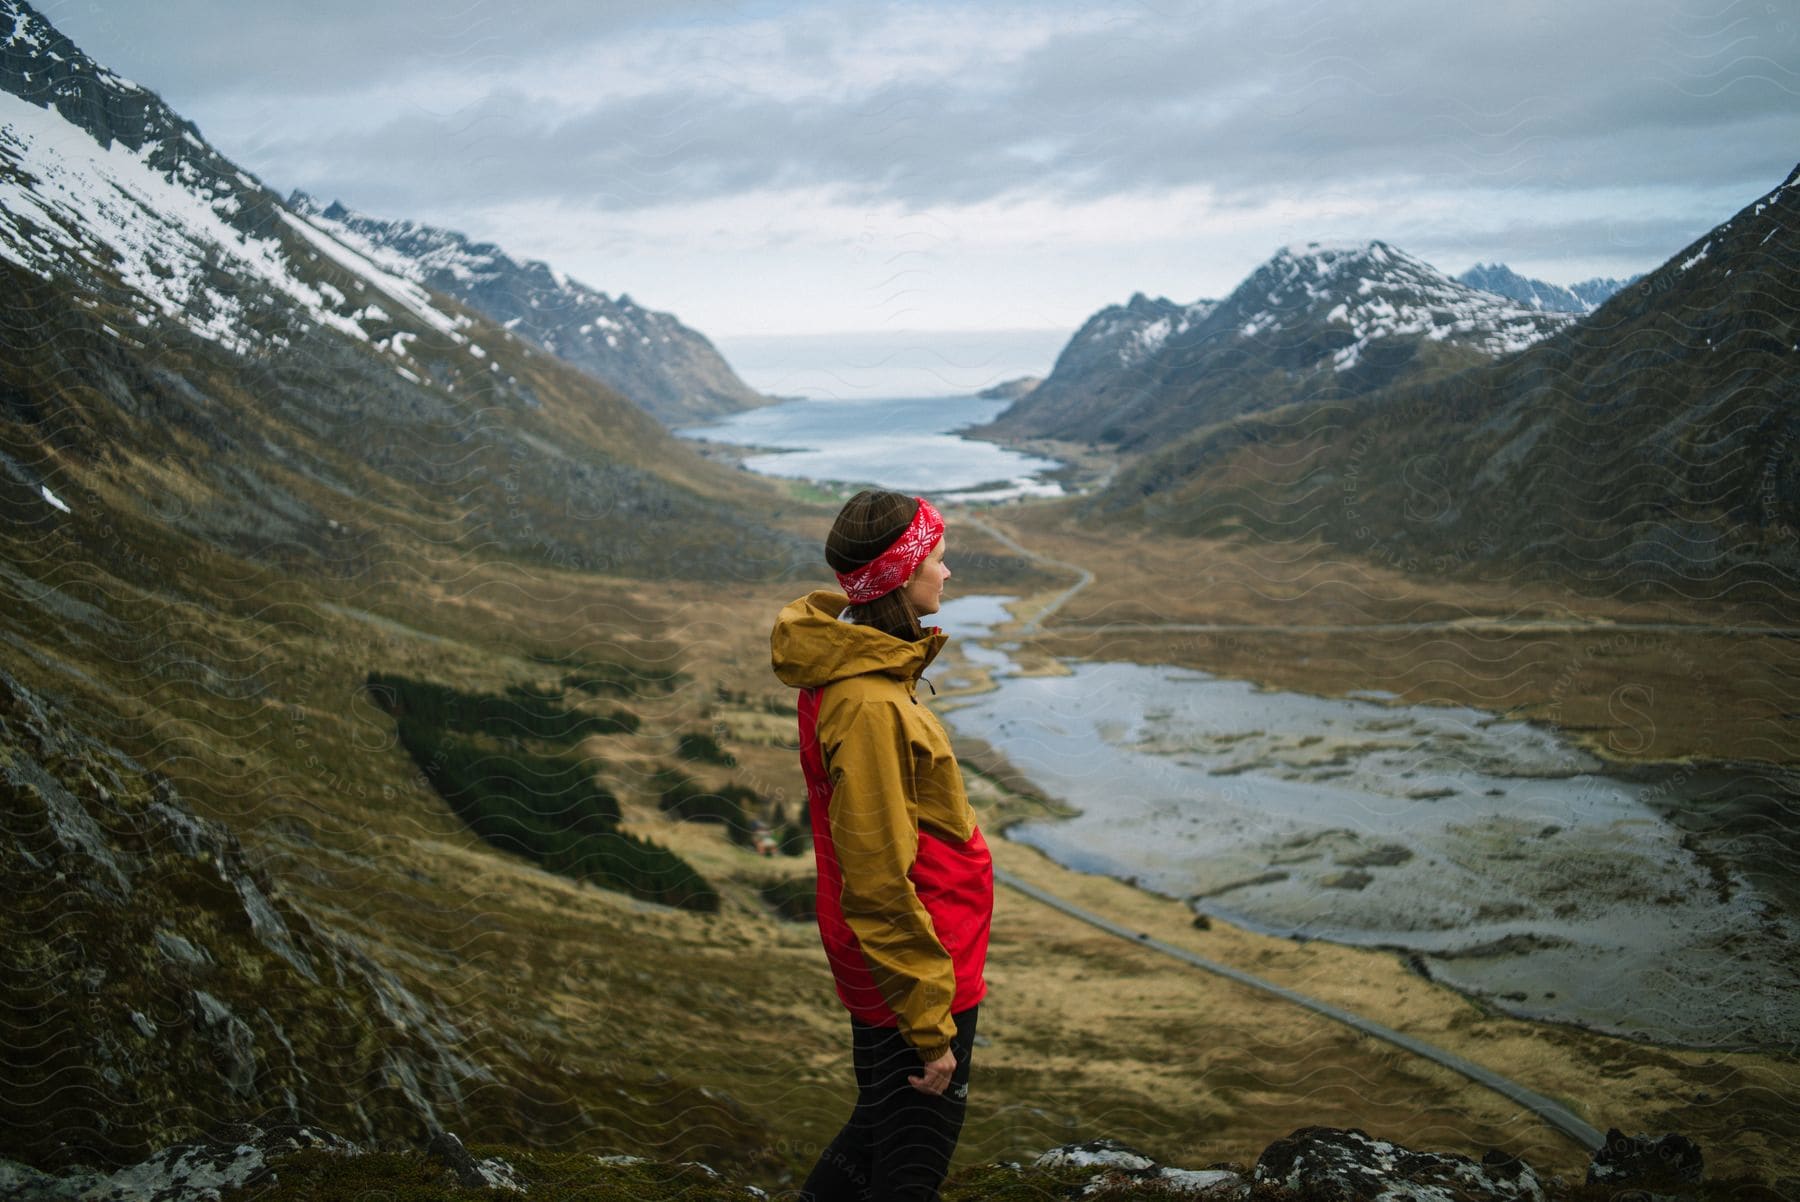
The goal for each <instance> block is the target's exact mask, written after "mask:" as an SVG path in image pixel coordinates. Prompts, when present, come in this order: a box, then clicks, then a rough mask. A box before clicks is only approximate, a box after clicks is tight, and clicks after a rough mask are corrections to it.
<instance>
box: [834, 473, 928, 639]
mask: <svg viewBox="0 0 1800 1202" xmlns="http://www.w3.org/2000/svg"><path fill="white" fill-rule="evenodd" d="M918 511H919V501H918V498H916V497H909V496H906V495H905V494H903V493H897V492H886V491H882V490H879V489H872V488H866V489H864V490H863V491H862V492H859V493H857V494H856V495H855V496H854V497H851V498H850V499H849V500H848V501H845V502H844V507H843V508H842V509H840V510H839V511H838V515H837V520H836V521H835V522H833V523H831V533H830V534H828V535H826V536H825V562H826V563H828V564H830V565H831V570H832V571H834V572H849V571H853V570H855V569H856V568H860V567H862V566H863V565H864V564H867V563H872V562H874V560H875V558H876V557H877V556H878V555H880V554H881V553H882V552H883V551H885V550H887V549H888V548H889V547H891V546H893V545H894V541H895V540H896V539H898V538H899V537H900V536H901V535H902V534H905V533H906V528H907V527H908V526H910V525H912V520H913V515H914V514H916V513H917V512H918ZM847 613H848V616H849V618H850V620H851V621H852V622H857V623H860V624H861V625H864V626H873V627H874V628H875V629H877V630H884V631H886V632H887V633H889V634H891V635H893V636H894V637H895V638H897V639H906V640H908V641H909V642H910V641H916V640H918V639H922V638H924V637H925V628H924V627H923V626H920V625H919V615H918V613H917V612H916V611H915V610H914V609H913V607H912V602H910V601H908V600H907V599H906V589H905V588H904V587H901V588H897V589H895V590H894V591H893V592H891V593H885V594H883V595H882V596H879V597H877V598H875V600H873V601H868V602H865V603H864V604H862V605H852V606H851V607H850V608H849V610H848V611H847Z"/></svg>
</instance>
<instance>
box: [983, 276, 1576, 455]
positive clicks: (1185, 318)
mask: <svg viewBox="0 0 1800 1202" xmlns="http://www.w3.org/2000/svg"><path fill="white" fill-rule="evenodd" d="M1569 320H1571V318H1569V317H1568V316H1566V315H1562V314H1551V313H1545V312H1542V311H1540V310H1537V309H1534V308H1530V307H1527V306H1524V305H1521V304H1519V303H1517V302H1515V301H1510V300H1507V299H1505V298H1502V297H1497V296H1494V295H1491V294H1489V293H1485V292H1481V291H1478V290H1476V289H1473V288H1469V287H1467V286H1465V285H1463V284H1459V283H1457V282H1456V281H1455V280H1452V279H1450V278H1449V277H1447V276H1445V275H1444V274H1443V273H1442V272H1440V271H1438V270H1437V269H1436V268H1434V267H1432V266H1430V265H1429V264H1427V263H1425V262H1423V261H1421V260H1419V259H1417V258H1415V257H1413V256H1412V255H1409V254H1407V253H1406V252H1404V251H1402V250H1399V249H1397V248H1395V247H1393V246H1390V245H1388V244H1387V243H1385V242H1380V241H1372V242H1364V243H1356V244H1352V245H1347V246H1339V245H1327V244H1321V243H1317V242H1311V243H1306V244H1304V245H1301V246H1288V247H1283V248H1282V249H1280V250H1279V251H1277V252H1276V253H1275V254H1274V255H1273V256H1272V257H1271V258H1270V259H1269V260H1268V261H1267V262H1265V263H1264V264H1263V265H1262V266H1260V267H1258V268H1257V269H1256V270H1255V271H1254V272H1252V273H1251V274H1250V275H1249V276H1248V277H1247V278H1246V279H1245V280H1244V281H1243V282H1242V283H1241V284H1239V285H1238V286H1237V287H1236V288H1235V289H1233V291H1232V292H1231V294H1230V295H1229V296H1227V297H1226V298H1225V299H1224V300H1221V301H1217V302H1212V301H1202V302H1198V303H1196V304H1194V305H1190V306H1176V305H1172V304H1171V303H1170V302H1168V301H1150V300H1147V299H1145V298H1143V297H1141V296H1139V297H1134V298H1133V299H1132V303H1131V304H1129V305H1126V306H1123V307H1118V306H1115V307H1113V308H1110V309H1106V310H1103V311H1102V312H1100V313H1098V314H1096V315H1095V316H1094V317H1093V318H1091V319H1090V320H1089V321H1088V322H1087V324H1086V325H1084V326H1083V327H1082V330H1081V331H1080V332H1079V333H1078V334H1077V335H1076V336H1075V337H1074V338H1073V339H1071V341H1070V343H1069V345H1068V347H1067V349H1065V351H1064V352H1063V355H1062V357H1060V358H1059V359H1058V361H1057V365H1056V368H1055V370H1054V371H1052V372H1051V374H1050V376H1049V378H1048V379H1046V380H1045V381H1044V383H1043V384H1042V385H1040V386H1039V387H1038V389H1037V390H1036V391H1035V392H1033V393H1032V394H1031V395H1030V396H1028V397H1025V398H1024V399H1022V400H1021V401H1019V402H1018V403H1017V404H1015V405H1014V406H1013V407H1012V408H1011V409H1009V410H1008V411H1007V412H1006V413H1005V414H1003V415H1002V416H1001V417H1000V419H999V420H998V421H996V422H995V423H994V425H993V426H992V427H991V428H990V430H991V432H993V433H997V434H1002V435H1011V436H1024V435H1035V436H1040V437H1063V438H1078V439H1099V440H1103V441H1108V442H1116V443H1119V444H1121V445H1123V446H1127V447H1137V446H1146V445H1149V444H1150V443H1152V442H1154V441H1157V440H1161V439H1164V438H1167V437H1169V436H1171V435H1174V434H1178V433H1181V432H1183V431H1185V430H1189V429H1192V428H1194V427H1196V426H1200V425H1204V424H1206V423H1208V422H1211V421H1218V420H1221V419H1223V418H1226V417H1231V416H1234V415H1236V414H1239V413H1246V412H1251V411H1254V410H1257V409H1266V408H1270V407H1273V406H1276V405H1282V404H1287V403H1290V402H1293V401H1299V400H1307V399H1327V398H1340V399H1342V398H1349V397H1354V396H1359V395H1361V394H1363V393H1366V392H1369V391H1371V390H1372V389H1374V388H1378V387H1381V386H1383V385H1386V384H1388V383H1391V382H1393V381H1395V380H1397V379H1401V378H1422V377H1425V376H1429V375H1433V374H1439V373H1442V372H1446V371H1452V370H1456V369H1458V368H1461V367H1466V366H1470V365H1471V364H1474V363H1478V362H1483V361H1486V360H1488V359H1491V358H1494V357H1496V356H1500V355H1505V354H1509V353H1512V352H1515V351H1518V350H1522V349H1524V348H1525V347H1528V346H1530V345H1531V344H1532V343H1534V342H1536V341H1537V340H1539V339H1541V338H1543V337H1544V336H1546V335H1547V334H1549V333H1550V332H1551V331H1553V330H1555V329H1557V328H1559V327H1560V326H1562V325H1564V324H1566V323H1567V322H1568V321H1569Z"/></svg>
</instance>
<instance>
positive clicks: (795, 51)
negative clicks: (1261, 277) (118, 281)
mask: <svg viewBox="0 0 1800 1202" xmlns="http://www.w3.org/2000/svg"><path fill="white" fill-rule="evenodd" d="M40 8H41V9H42V10H43V11H44V12H45V14H46V15H47V16H48V17H49V18H50V19H51V20H52V21H53V22H55V23H56V24H57V25H58V26H59V27H60V28H62V30H63V31H64V32H65V33H67V34H68V35H69V36H70V37H72V38H73V39H74V40H75V41H76V43H77V44H79V45H81V46H82V47H83V48H84V49H86V50H88V52H89V53H91V54H93V55H94V56H95V57H97V58H99V59H100V60H101V61H102V62H104V63H106V64H107V65H109V66H111V67H113V68H114V69H115V70H118V71H119V72H120V73H122V74H124V75H126V76H128V77H130V78H132V79H135V80H136V81H138V82H139V83H142V84H145V85H147V86H149V87H152V88H154V89H156V90H158V91H159V92H161V93H162V95H163V97H164V98H165V99H166V100H168V101H169V102H170V103H171V104H172V105H173V106H174V107H175V108H176V109H177V110H178V111H180V112H182V113H183V114H184V115H186V116H188V117H190V118H191V119H193V120H194V121H195V122H196V123H197V124H198V125H199V126H200V129H201V131H202V132H203V133H204V134H206V135H207V137H208V138H210V139H211V140H212V141H213V142H214V144H215V145H217V146H218V147H219V148H220V149H221V150H223V151H224V152H225V153H226V154H227V155H229V156H231V157H233V158H235V159H236V160H237V161H238V162H239V163H240V164H242V165H243V166H245V167H247V168H248V169H250V170H251V171H253V172H255V173H256V174H257V175H259V176H260V177H261V178H262V179H263V180H264V181H265V182H266V183H268V184H269V185H270V186H272V187H274V188H276V189H277V190H278V191H283V192H285V191H287V190H288V189H291V188H301V189H304V190H306V191H308V192H311V193H313V194H314V195H315V196H318V197H320V198H321V199H340V200H342V201H344V203H346V204H348V205H349V206H351V207H352V208H356V209H360V210H363V211H365V212H368V213H371V214H374V215H377V216H383V217H411V218H415V219H419V220H423V221H428V222H432V223H436V224H441V225H446V226H450V227H452V228H455V229H460V230H463V231H464V232H466V233H469V234H472V235H476V236H479V237H482V238H487V239H492V240H494V241H496V242H499V243H500V244H501V245H502V246H504V247H505V248H506V249H507V250H509V251H511V252H512V253H514V254H515V255H518V256H521V257H525V256H530V257H538V258H543V259H546V260H548V261H549V262H551V263H552V264H553V265H555V266H557V267H559V268H562V269H563V270H565V271H567V272H569V273H570V274H571V275H574V276H576V277H578V278H580V279H582V280H585V281H586V282H588V283H591V284H593V285H594V286H596V287H599V288H602V289H605V290H607V291H610V292H614V293H618V292H629V293H630V294H631V295H632V296H633V297H634V298H635V299H637V300H639V301H640V302H642V303H644V304H647V305H650V306H651V307H653V308H659V309H668V310H672V311H674V312H676V313H677V314H678V315H679V316H681V317H682V318H683V320H685V321H687V322H688V323H689V324H691V325H694V326H696V327H697V328H699V329H701V330H702V331H704V332H706V333H708V334H709V335H712V336H714V337H715V338H717V339H720V340H722V341H723V342H724V343H726V344H727V345H731V344H733V340H736V345H740V346H743V347H751V346H754V345H759V344H758V341H757V340H758V338H759V337H762V338H765V339H766V338H767V336H775V335H800V334H805V335H813V336H816V335H819V334H821V333H824V332H830V331H865V332H871V338H874V339H876V341H875V342H871V343H870V345H876V344H877V343H878V341H879V337H878V336H881V335H894V334H896V333H899V332H905V331H921V330H959V331H971V330H1012V331H1042V332H1044V333H1041V334H1038V335H1032V334H1029V333H1025V334H1020V335H1017V336H1015V337H1014V341H1015V342H1017V343H1018V344H1019V345H1020V346H1024V345H1026V344H1027V343H1031V344H1032V345H1036V343H1032V339H1033V338H1034V337H1035V338H1036V340H1037V343H1042V344H1043V345H1044V346H1046V347H1049V348H1050V351H1049V353H1053V352H1054V348H1055V346H1056V345H1058V343H1059V337H1057V336H1060V337H1066V336H1067V334H1068V333H1069V332H1070V331H1071V330H1073V329H1074V328H1075V327H1076V326H1078V325H1079V324H1080V323H1081V321H1082V320H1083V319H1085V318H1086V317H1087V316H1088V315H1089V314H1091V313H1092V312H1093V311H1094V310H1095V309H1097V308H1099V307H1101V306H1103V305H1105V304H1109V303H1114V302H1119V301H1123V300H1124V299H1126V298H1127V297H1128V296H1129V295H1130V294H1131V293H1132V292H1135V291H1143V292H1147V293H1150V294H1152V295H1166V296H1169V297H1171V298H1173V299H1176V300H1180V301H1190V300H1195V299H1198V298H1200V297H1206V296H1218V295H1222V294H1223V293H1225V292H1227V291H1229V290H1230V288H1231V287H1232V286H1233V285H1234V284H1235V283H1236V282H1237V281H1238V280H1240V279H1241V278H1242V277H1243V276H1244V275H1245V274H1247V273H1248V272H1249V271H1251V270H1252V269H1253V268H1254V267H1255V266H1256V265H1257V264H1258V263H1259V262H1261V261H1262V260H1263V259H1265V258H1267V257H1268V255H1269V254H1270V253H1271V252H1273V251H1274V250H1275V248H1276V247H1278V246H1280V245H1282V244H1284V243H1287V242H1295V241H1306V240H1311V239H1332V240H1344V239H1367V238H1383V239H1386V240H1388V241H1390V242H1392V243H1394V244H1396V245H1398V246H1401V247H1403V248H1405V249H1406V250H1409V251H1411V252H1412V253H1414V254H1417V255H1419V256H1421V257H1423V258H1425V259H1427V260H1428V261H1430V262H1432V263H1434V264H1436V265H1437V266H1439V267H1440V268H1442V269H1444V270H1446V271H1448V272H1451V273H1456V272H1460V271H1462V270H1464V269H1466V268H1467V267H1469V266H1470V265H1471V264H1473V263H1475V262H1477V261H1496V260H1497V261H1504V262H1506V263H1509V264H1510V265H1512V266H1513V267H1514V268H1516V269H1518V270H1521V271H1523V272H1525V273H1526V274H1530V275H1535V276H1538V277H1540V278H1543V279H1548V280H1552V281H1555V282H1558V283H1571V282H1574V281H1576V280H1580V279H1584V278H1588V277H1591V276H1595V275H1625V274H1629V273H1632V272H1636V271H1642V270H1645V269H1647V268H1650V267H1652V266H1654V265H1656V264H1657V263H1660V262H1661V261H1662V260H1664V259H1665V258H1667V257H1668V256H1669V255H1671V254H1672V253H1674V252H1675V251H1676V250H1678V249H1680V248H1681V247H1682V246H1683V245H1684V244H1686V243H1687V242H1688V241H1690V240H1691V239H1693V238H1694V237H1695V236H1697V235H1698V234H1700V233H1702V232H1704V231H1705V230H1706V229H1708V228H1710V227H1711V226H1712V225H1714V224H1716V223H1718V222H1719V221H1721V220H1723V219H1724V218H1726V217H1728V216H1729V215H1730V214H1731V213H1732V212H1734V211H1736V210H1737V209H1738V208H1740V207H1742V206H1743V205H1744V204H1745V203H1747V202H1748V201H1750V200H1751V199H1753V198H1754V197H1755V196H1757V195H1759V194H1760V193H1762V192H1764V191H1767V190H1768V189H1769V188H1772V187H1773V186H1775V185H1776V184H1777V183H1779V182H1780V181H1781V179H1782V178H1783V177H1784V176H1785V175H1786V174H1787V173H1788V171H1790V170H1791V169H1792V168H1793V167H1794V165H1795V162H1796V159H1797V158H1800V12H1796V11H1795V10H1794V9H1793V7H1792V6H1791V4H1789V3H1767V2H1765V0H1756V2H1755V3H1740V2H1734V0H1584V2H1583V3H1578V4H1569V3H1565V2H1561V0H1559V2H1556V3H1549V2H1542V3H1540V2H1533V0H1522V2H1509V3H1494V4H1487V5H1481V6H1475V7H1468V6H1450V5H1445V4H1441V3H1437V2H1435V0H1434V2H1413V0H1397V2H1388V3H1381V4H1370V5H1349V4H1334V3H1307V2H1290V3H1263V4H1247V3H1239V4H1227V3H1211V4H1198V3H1186V4H1183V3H1122V4H1113V5H1108V4H1104V3H1095V2H1083V3H1079V4H1064V3H1056V2H1054V0H1035V2H1033V3H1030V4H1023V5H1007V4H997V3H995V4H976V3H953V4H933V3H929V2H920V3H885V4H859V3H845V2H841V0H834V2H830V3H821V4H817V5H808V4H800V3H795V4H728V3H698V2H693V3H683V2H681V0H671V2H664V3H618V2H609V0H506V2H500V0H449V2H447V3H446V2H445V0H430V2H427V0H355V2H351V0H305V2H304V3H302V2H299V0H294V2H277V0H256V2H254V3H247V2H245V0H159V2H158V3H154V4H140V3H123V2H119V0H40ZM1359 9H1362V10H1365V11H1360V12H1359V11H1358V10H1359ZM1047 366H1048V362H1047V361H1046V362H1045V363H1043V364H1041V365H1040V368H1041V367H1047Z"/></svg>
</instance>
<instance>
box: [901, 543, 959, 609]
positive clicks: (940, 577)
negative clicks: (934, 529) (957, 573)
mask: <svg viewBox="0 0 1800 1202" xmlns="http://www.w3.org/2000/svg"><path fill="white" fill-rule="evenodd" d="M948 541H949V540H948V538H940V539H938V544H937V546H935V547H933V548H932V549H931V554H930V555H927V556H926V557H925V562H923V563H921V564H920V565H919V566H918V567H916V568H914V569H913V574H912V576H911V577H910V578H909V579H908V580H907V582H906V583H905V584H903V585H901V586H900V589H901V591H902V592H904V593H905V594H906V599H907V600H908V601H910V602H912V607H913V612H914V613H916V614H918V615H919V616H920V617H924V616H925V615H926V614H934V613H936V612H937V611H938V604H939V603H940V602H942V601H943V599H944V581H946V580H948V579H950V565H949V564H947V563H945V562H944V544H945V543H946V542H948Z"/></svg>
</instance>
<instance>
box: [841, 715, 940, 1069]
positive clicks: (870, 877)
mask: <svg viewBox="0 0 1800 1202" xmlns="http://www.w3.org/2000/svg"><path fill="white" fill-rule="evenodd" d="M832 709H833V712H832V713H831V714H830V715H821V719H822V720H821V729H820V746H821V748H822V749H823V750H824V752H825V757H826V764H827V768H828V771H829V773H830V776H831V783H832V791H831V808H830V811H829V814H828V819H829V822H830V829H831V842H832V846H833V847H834V848H835V849H836V851H837V858H838V864H839V867H840V868H841V869H842V870H843V878H844V890H843V894H842V898H841V904H842V906H843V912H844V921H845V922H846V923H848V924H849V926H850V930H851V932H852V933H854V934H855V936H856V940H857V942H858V944H860V945H861V947H862V954H863V959H864V960H865V961H866V962H867V963H868V965H869V974H870V975H871V976H872V977H873V978H874V980H875V985H876V987H877V988H878V989H880V990H881V994H882V997H883V998H885V999H886V1000H887V1003H888V1006H889V1007H890V1008H891V1009H892V1010H893V1011H894V1013H895V1014H896V1015H898V1016H899V1019H900V1032H901V1034H902V1035H903V1036H904V1037H905V1038H906V1040H907V1042H908V1043H910V1044H912V1045H913V1047H914V1048H915V1049H917V1051H918V1053H919V1057H920V1059H921V1060H923V1061H925V1062H927V1063H929V1062H930V1061H932V1060H935V1059H937V1058H938V1057H939V1056H941V1055H943V1053H944V1050H945V1049H946V1048H948V1047H949V1046H950V1040H951V1037H952V1036H954V1035H955V1034H956V1023H955V1021H954V1020H953V1019H952V1018H951V1017H950V1003H951V1001H952V999H953V998H954V997H955V996H956V970H955V968H954V966H953V965H952V963H951V960H950V954H949V953H948V952H946V951H945V950H944V945H943V944H942V943H941V942H939V940H938V937H937V931H936V929H935V928H934V927H933V926H932V922H931V915H930V914H928V913H927V912H926V910H925V906H924V903H922V902H921V901H920V900H919V897H918V894H917V893H916V892H915V891H914V889H913V883H912V880H911V878H910V876H909V875H908V874H909V873H910V872H911V871H912V867H913V862H914V860H915V859H916V858H917V857H918V852H919V817H918V802H917V799H916V797H915V795H914V780H913V759H912V749H911V747H910V746H909V745H908V744H907V741H906V735H905V730H904V727H903V725H902V723H901V722H900V718H899V715H898V714H895V713H894V712H893V708H892V705H891V704H889V703H885V702H881V701H856V700H848V699H846V700H845V701H844V702H843V703H842V704H841V705H839V706H834V707H832ZM827 717H828V718H829V726H828V727H827V726H826V723H825V719H826V718H827Z"/></svg>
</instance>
